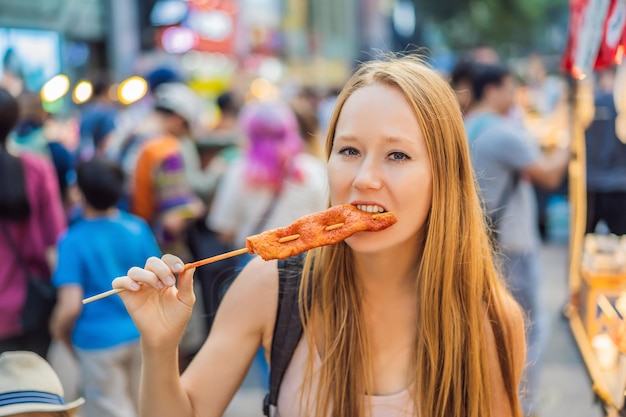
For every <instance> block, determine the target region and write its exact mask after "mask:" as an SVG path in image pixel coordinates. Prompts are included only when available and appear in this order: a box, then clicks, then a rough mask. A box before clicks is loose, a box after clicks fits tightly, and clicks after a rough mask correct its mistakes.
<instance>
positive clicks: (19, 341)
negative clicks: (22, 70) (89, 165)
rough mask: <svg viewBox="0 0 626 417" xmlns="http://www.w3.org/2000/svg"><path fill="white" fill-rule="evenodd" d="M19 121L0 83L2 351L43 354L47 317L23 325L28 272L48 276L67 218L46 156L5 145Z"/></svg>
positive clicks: (14, 102)
mask: <svg viewBox="0 0 626 417" xmlns="http://www.w3.org/2000/svg"><path fill="white" fill-rule="evenodd" d="M18 120H19V106H18V103H17V100H16V99H15V98H14V97H13V96H12V95H11V94H10V93H9V92H8V91H7V90H4V89H2V88H0V259H2V262H0V352H4V351H7V350H31V351H33V352H36V353H38V354H39V355H40V356H43V357H45V356H46V353H47V351H48V347H49V345H50V334H49V332H48V322H47V321H46V322H42V323H39V324H38V325H37V326H35V327H33V328H31V329H24V328H23V327H22V325H21V317H22V313H23V307H24V303H25V300H26V289H27V279H28V276H29V275H30V276H33V277H36V278H37V279H42V280H50V276H51V270H52V269H53V266H54V263H55V258H56V255H55V254H56V249H55V248H56V243H57V240H58V238H59V236H60V235H61V233H62V232H63V231H64V230H65V228H66V218H65V213H64V212H63V205H62V202H61V197H60V193H59V185H58V182H57V178H56V175H55V172H54V167H53V166H52V164H51V163H50V161H49V160H48V159H46V158H43V157H41V156H39V155H37V154H34V153H31V152H28V151H24V152H22V153H20V154H19V156H16V155H15V154H13V153H12V152H11V151H9V149H8V147H7V142H8V136H9V133H10V132H11V130H12V129H13V128H14V127H15V126H16V124H17V122H18Z"/></svg>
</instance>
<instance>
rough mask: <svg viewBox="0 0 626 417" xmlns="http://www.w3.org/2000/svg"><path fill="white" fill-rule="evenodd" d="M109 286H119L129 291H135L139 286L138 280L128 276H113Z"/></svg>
mask: <svg viewBox="0 0 626 417" xmlns="http://www.w3.org/2000/svg"><path fill="white" fill-rule="evenodd" d="M111 286H112V287H113V288H121V289H124V290H130V291H137V290H138V289H139V288H141V286H140V285H139V283H138V282H136V281H133V280H132V279H131V278H129V277H128V276H124V277H117V278H115V279H114V280H113V282H112V283H111Z"/></svg>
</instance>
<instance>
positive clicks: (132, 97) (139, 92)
mask: <svg viewBox="0 0 626 417" xmlns="http://www.w3.org/2000/svg"><path fill="white" fill-rule="evenodd" d="M147 92H148V83H147V82H146V80H144V79H143V78H141V77H137V76H135V77H130V78H128V79H126V80H124V81H122V82H121V83H120V86H119V88H118V90H117V95H118V97H119V99H120V102H121V103H122V104H132V103H134V102H136V101H137V100H140V99H141V98H142V97H143V96H145V95H146V93H147Z"/></svg>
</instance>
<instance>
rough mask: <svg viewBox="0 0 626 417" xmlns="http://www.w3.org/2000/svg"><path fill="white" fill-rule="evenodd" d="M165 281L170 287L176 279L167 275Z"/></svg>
mask: <svg viewBox="0 0 626 417" xmlns="http://www.w3.org/2000/svg"><path fill="white" fill-rule="evenodd" d="M165 283H166V284H167V285H168V286H169V287H171V286H172V285H174V284H175V283H176V281H174V278H173V277H167V279H166V280H165Z"/></svg>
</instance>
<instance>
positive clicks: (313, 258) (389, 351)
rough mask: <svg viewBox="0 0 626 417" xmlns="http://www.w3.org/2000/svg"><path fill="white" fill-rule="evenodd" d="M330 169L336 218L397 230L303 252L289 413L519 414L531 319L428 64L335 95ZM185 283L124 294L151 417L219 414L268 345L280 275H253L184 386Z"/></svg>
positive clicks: (157, 278)
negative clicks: (496, 256) (344, 210)
mask: <svg viewBox="0 0 626 417" xmlns="http://www.w3.org/2000/svg"><path fill="white" fill-rule="evenodd" d="M327 157H328V179H329V192H330V204H331V205H337V204H343V203H348V204H353V205H355V206H356V207H357V208H359V209H361V210H365V211H368V212H372V211H392V212H394V213H395V214H396V217H397V218H398V222H397V223H396V224H394V225H393V226H391V227H389V228H388V229H385V230H383V231H380V232H360V233H357V234H355V235H353V236H351V237H350V238H348V239H346V240H345V241H343V242H341V243H339V244H336V245H332V246H326V247H322V248H318V249H315V250H312V251H310V252H309V253H308V254H307V260H306V262H305V264H304V268H303V271H306V272H304V273H303V274H302V275H303V277H302V282H301V284H300V285H301V287H300V288H301V291H300V297H301V302H300V306H301V311H302V316H303V323H304V335H303V337H302V339H301V340H300V343H299V344H298V347H297V349H296V352H295V353H294V356H293V358H292V359H291V362H290V364H289V367H288V368H287V371H286V373H285V377H284V379H283V382H282V385H281V390H280V396H279V399H278V407H277V411H278V414H279V415H282V416H294V415H302V416H314V417H322V416H324V417H325V416H333V417H354V416H366V415H368V416H370V415H371V416H376V417H383V416H418V415H419V416H430V417H432V416H435V417H459V416H464V417H479V416H480V417H483V416H493V417H496V416H497V417H508V416H514V417H519V416H520V409H519V400H518V397H517V391H518V386H519V382H520V376H521V374H522V369H523V364H524V351H525V348H524V346H525V345H524V323H523V318H522V315H521V312H520V309H519V307H518V306H517V304H516V303H515V302H514V301H513V300H512V298H511V296H510V295H509V293H507V291H506V290H505V288H504V286H503V284H502V281H501V278H500V275H499V274H498V272H497V271H496V269H495V267H494V263H493V253H492V250H491V246H490V244H489V239H488V236H487V233H486V230H487V229H486V225H485V222H484V217H483V213H482V212H481V208H480V204H479V199H478V196H477V192H476V188H475V187H476V186H475V181H474V177H473V173H472V168H471V164H470V160H469V154H468V149H467V144H466V137H465V133H464V128H463V121H462V117H461V112H460V110H459V105H458V103H457V100H456V97H455V95H454V92H453V91H452V90H451V89H450V87H449V86H448V85H447V83H446V81H445V80H443V79H442V78H441V77H440V76H439V75H438V74H437V73H436V72H435V71H434V70H432V69H430V68H429V67H428V66H426V65H425V64H423V63H422V62H421V61H420V60H419V59H417V58H411V57H405V58H389V59H387V60H381V61H373V62H368V63H365V64H363V65H362V66H361V67H360V69H359V70H358V71H357V72H356V73H355V74H354V75H353V76H352V78H351V79H350V80H349V81H348V83H347V85H346V86H345V87H344V89H343V91H342V92H341V94H340V95H339V97H338V100H337V104H336V107H335V111H334V114H333V117H332V120H331V124H330V129H329V132H328V140H327ZM310 267H312V269H310ZM180 271H182V262H181V260H180V259H179V258H177V257H175V256H173V255H164V256H163V257H162V258H161V259H157V258H151V259H149V260H148V261H147V263H146V265H145V267H144V268H133V269H131V270H130V271H129V273H128V276H126V277H121V278H117V279H116V280H115V281H114V283H113V286H114V287H116V288H125V289H128V290H132V291H126V292H123V293H121V294H120V295H121V296H122V298H123V300H124V302H125V304H126V307H127V308H128V310H129V312H130V314H131V315H132V316H133V318H134V320H135V323H136V324H137V326H138V328H139V330H140V332H141V334H142V348H143V356H144V366H143V380H142V398H141V403H142V413H143V415H144V416H171V415H178V416H189V417H191V416H203V417H206V416H219V415H221V414H222V412H223V411H224V409H225V408H226V406H227V405H228V403H229V401H230V400H231V398H232V396H233V395H234V393H235V392H236V390H237V389H238V387H239V385H240V383H241V381H242V380H243V378H244V376H245V374H246V370H247V369H248V366H249V365H250V362H251V361H252V359H253V357H254V354H255V352H256V350H257V349H258V346H259V345H262V346H264V347H265V350H266V351H269V349H270V347H271V343H272V337H273V334H274V325H275V320H276V314H277V304H278V299H279V294H278V274H279V273H278V270H277V263H276V261H270V262H264V261H262V260H260V259H258V258H257V259H253V260H252V261H251V262H250V264H248V266H247V267H246V268H245V269H244V270H243V271H242V273H241V274H240V276H239V277H238V278H237V279H236V280H235V282H234V283H233V285H232V286H231V288H230V290H229V291H228V293H227V294H226V297H225V298H224V300H223V302H222V305H221V307H220V310H219V312H218V314H217V317H216V320H215V324H214V326H213V329H212V331H211V334H210V335H209V337H208V339H207V341H206V343H205V344H204V346H203V347H202V349H201V350H200V352H199V353H198V355H197V356H196V358H195V359H194V361H193V362H192V363H191V364H190V366H189V367H188V368H187V370H186V371H185V373H184V374H183V375H182V376H179V372H178V368H177V343H178V340H179V339H180V337H181V335H182V333H183V332H184V329H185V325H186V323H187V320H188V319H189V316H190V314H191V308H192V306H193V303H194V300H195V297H194V294H193V291H192V277H193V272H192V271H188V272H185V273H182V274H181V275H180V276H179V283H178V288H176V287H175V286H174V274H176V273H178V272H180ZM309 271H311V272H310V273H309ZM139 284H147V285H142V286H140V285H139ZM309 287H310V290H308V289H309ZM307 290H308V291H307ZM307 297H310V301H308V300H307Z"/></svg>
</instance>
